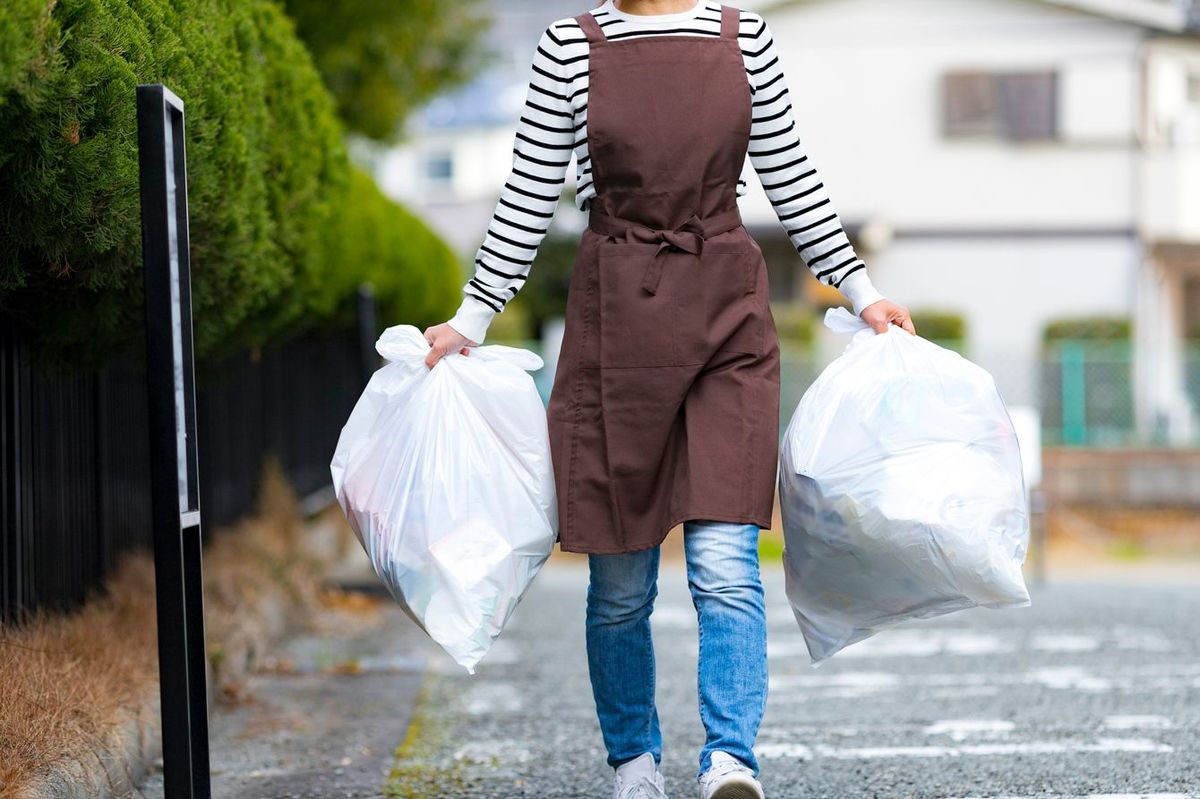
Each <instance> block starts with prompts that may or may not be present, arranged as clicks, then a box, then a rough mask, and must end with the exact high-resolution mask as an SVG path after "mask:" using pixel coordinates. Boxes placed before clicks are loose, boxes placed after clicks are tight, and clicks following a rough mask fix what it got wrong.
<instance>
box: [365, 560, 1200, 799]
mask: <svg viewBox="0 0 1200 799" xmlns="http://www.w3.org/2000/svg"><path fill="white" fill-rule="evenodd" d="M765 570H766V573H765V579H766V582H767V600H768V608H769V611H768V612H769V621H770V630H769V642H770V643H769V646H770V660H771V662H770V668H771V683H770V691H769V697H770V698H769V702H768V709H767V714H766V719H765V721H764V726H763V729H762V732H761V735H760V737H759V740H758V745H757V751H758V754H759V756H760V759H761V761H762V766H763V774H762V780H763V783H764V786H765V787H766V789H767V794H768V796H769V797H772V798H773V799H784V797H795V798H796V799H799V798H800V797H860V796H861V797H937V798H938V799H948V798H950V797H955V798H959V797H1006V798H1014V797H1094V796H1106V797H1108V796H1113V795H1115V796H1119V797H1137V796H1150V797H1156V798H1157V799H1166V798H1167V797H1188V796H1195V797H1200V581H1196V582H1191V583H1189V582H1181V581H1177V580H1176V581H1162V582H1160V581H1155V580H1145V581H1142V582H1129V581H1121V582H1108V583H1099V582H1095V583H1087V582H1079V581H1071V582H1055V583H1052V584H1050V585H1049V586H1046V587H1044V588H1037V587H1034V589H1033V592H1032V593H1033V606H1032V607H1029V608H1022V609H1015V610H1003V611H994V610H985V609H974V610H969V611H963V612H960V613H956V614H951V615H949V616H945V617H941V618H938V619H932V620H926V621H919V622H910V623H907V624H905V625H903V626H902V627H899V628H896V629H894V630H891V631H888V632H885V633H883V634H880V635H879V636H877V637H876V638H874V639H871V640H868V641H866V642H863V643H860V644H856V645H854V646H853V647H850V648H847V649H846V650H843V651H842V652H841V653H839V654H838V655H836V656H835V657H834V658H833V659H832V660H830V661H828V662H826V663H825V664H823V665H822V666H820V667H819V668H813V667H812V666H810V665H809V662H808V656H807V652H806V650H805V647H804V642H803V639H802V637H801V635H800V633H799V630H798V628H797V626H796V624H795V621H794V620H793V618H792V616H791V612H790V610H789V608H788V605H787V600H786V597H785V595H784V591H783V580H782V574H781V572H779V571H778V569H777V568H769V567H765ZM585 587H586V571H585V570H584V569H583V568H581V567H580V565H579V564H578V562H574V561H570V562H558V563H554V564H553V565H552V566H551V567H548V568H546V569H545V570H544V571H543V572H542V573H541V574H540V575H539V577H538V580H537V582H536V583H535V585H534V587H533V588H532V589H531V591H530V593H529V594H528V595H527V596H526V598H525V600H524V601H523V603H522V605H521V606H520V608H518V610H517V612H516V614H515V615H514V617H513V619H512V622H511V623H510V626H509V628H508V629H507V630H506V631H505V633H504V635H503V636H502V638H501V639H500V641H499V642H498V643H497V644H496V646H495V648H494V649H493V650H492V652H491V653H490V654H489V655H488V657H487V658H486V659H485V660H484V662H483V663H482V664H481V665H480V667H479V668H478V672H477V674H476V675H475V676H469V675H467V674H466V673H465V672H464V671H463V670H461V669H460V668H459V667H458V666H456V665H455V664H454V663H453V662H452V661H450V660H449V658H447V657H445V656H444V655H442V654H441V653H440V652H431V653H430V654H429V657H428V660H427V663H428V665H429V672H428V673H427V676H426V682H425V694H424V696H423V698H422V700H421V702H420V703H419V706H418V708H417V711H416V716H415V718H416V719H417V722H416V724H415V726H414V727H413V729H412V735H411V736H410V739H409V741H408V743H407V744H406V745H405V746H404V747H403V749H402V756H401V757H400V758H399V761H398V767H397V769H396V771H395V773H394V774H393V775H392V778H391V782H390V785H389V788H388V790H389V792H390V795H396V796H419V797H448V798H449V797H489V799H490V798H492V797H498V798H507V797H608V796H609V795H610V791H611V787H610V780H611V777H610V775H611V771H610V770H609V769H608V767H607V766H606V765H605V763H604V751H603V747H602V745H601V739H600V732H599V728H598V726H597V723H596V720H595V715H594V708H593V704H592V698H591V692H590V688H589V685H588V680H587V668H586V661H585V658H584V648H583V602H584V591H585ZM659 590H660V595H659V600H658V602H657V605H656V609H655V612H654V615H653V617H652V618H653V620H654V628H655V644H656V648H657V653H658V674H659V681H658V694H659V712H660V716H661V719H662V724H663V733H664V738H665V752H664V763H663V767H664V772H665V773H666V775H667V783H668V790H669V794H670V795H671V796H673V797H675V796H678V797H692V796H695V795H696V786H695V782H694V780H693V772H694V769H695V759H696V755H697V753H698V751H699V748H700V745H701V743H702V741H703V731H702V728H701V726H700V721H699V715H698V711H697V704H696V688H695V668H696V628H695V620H694V619H695V617H694V611H693V609H692V606H691V601H690V598H689V596H688V594H687V588H686V581H685V577H684V573H683V570H682V565H681V564H679V563H668V562H664V563H663V569H662V575H661V577H660V587H659Z"/></svg>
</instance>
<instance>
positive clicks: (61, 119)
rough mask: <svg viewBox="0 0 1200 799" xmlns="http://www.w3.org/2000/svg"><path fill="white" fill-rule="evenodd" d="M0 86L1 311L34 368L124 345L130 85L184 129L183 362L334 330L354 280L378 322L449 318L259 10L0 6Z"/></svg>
mask: <svg viewBox="0 0 1200 799" xmlns="http://www.w3.org/2000/svg"><path fill="white" fill-rule="evenodd" d="M48 8H49V9H52V10H50V11H47V9H48ZM0 81H3V82H2V83H0V307H2V308H3V310H5V311H6V312H8V313H11V314H14V315H16V316H18V318H19V319H20V320H21V321H23V322H24V323H25V325H26V326H27V327H28V328H29V329H31V330H32V331H33V334H34V335H35V336H36V339H35V340H36V343H37V344H39V345H40V346H42V347H43V348H44V349H45V350H46V352H47V353H48V354H50V355H53V356H62V357H63V358H64V359H67V360H70V361H71V362H74V363H77V364H79V363H84V362H87V363H98V362H100V361H102V360H103V359H104V358H106V357H108V356H109V355H110V354H111V353H112V352H114V351H115V350H117V349H120V348H122V347H123V346H124V345H126V344H128V343H129V342H131V341H132V340H133V339H134V337H136V336H140V335H141V302H142V301H141V228H140V216H139V204H138V185H137V147H136V144H137V139H136V113H135V104H134V97H135V89H136V86H137V84H138V83H157V82H161V83H164V84H166V85H167V86H168V87H170V88H171V90H172V91H174V92H175V93H176V94H178V95H179V96H180V97H181V98H182V99H183V101H184V103H185V106H186V109H187V123H186V124H187V148H188V195H189V196H188V199H189V205H190V211H191V256H192V268H193V316H194V320H195V342H196V350H197V356H198V357H200V358H207V357H218V356H221V355H224V354H227V353H229V352H231V351H233V350H236V349H239V348H242V347H244V346H247V345H249V344H262V343H267V342H269V341H270V340H271V339H272V338H273V337H276V336H280V335H283V334H285V333H287V332H289V331H291V330H294V329H296V327H298V326H306V325H312V324H315V323H319V322H321V321H322V320H326V319H330V318H333V317H335V316H337V314H338V313H339V309H340V307H341V306H342V305H345V304H346V302H348V296H349V294H350V293H351V292H352V290H353V286H354V285H355V284H356V283H358V282H360V281H361V280H364V279H371V280H373V281H374V282H375V283H376V292H377V295H378V296H380V299H381V301H382V302H383V304H384V306H385V309H386V312H387V314H388V316H385V320H387V321H388V322H396V321H403V322H412V323H429V322H432V321H435V320H438V317H442V318H443V319H444V317H445V316H447V315H448V314H449V313H450V312H451V311H452V310H453V307H454V305H455V304H456V303H457V297H458V289H459V288H460V286H459V284H460V282H461V278H460V269H459V266H458V263H457V259H455V257H454V255H453V253H451V252H450V251H449V250H448V249H447V248H446V247H445V246H444V245H442V244H440V242H438V240H437V239H436V237H435V236H434V235H433V234H432V233H431V232H430V231H429V230H428V229H427V228H426V227H425V226H424V225H423V224H422V223H421V222H420V221H419V220H417V219H415V218H413V217H412V216H411V215H409V214H407V213H406V212H404V211H403V210H402V209H400V208H399V207H398V206H396V205H395V204H394V203H391V202H390V201H388V200H386V199H385V198H383V197H382V195H380V194H379V192H378V190H377V189H376V188H375V186H374V184H373V183H372V182H371V181H370V179H369V178H367V177H366V176H364V175H362V174H361V173H359V172H357V171H355V170H354V169H353V168H352V167H351V164H350V161H349V159H348V156H347V153H346V150H345V147H344V145H343V128H342V125H341V123H340V122H339V121H338V119H337V117H336V114H335V110H334V104H333V100H332V98H331V97H330V95H329V93H328V91H327V90H326V89H325V87H324V86H323V84H322V82H321V79H320V77H319V75H318V74H317V71H316V69H315V67H314V66H313V63H312V59H311V58H310V56H309V54H308V51H307V50H306V49H305V48H304V46H303V45H302V44H301V43H300V41H299V39H298V38H297V37H296V35H295V30H294V26H293V23H292V22H291V20H290V19H289V18H288V17H287V16H286V15H285V14H284V13H283V11H282V10H281V8H280V7H279V6H278V5H277V4H276V3H275V2H272V1H271V0H59V2H57V3H46V2H45V1H44V0H7V2H6V3H5V4H4V5H3V7H2V8H0Z"/></svg>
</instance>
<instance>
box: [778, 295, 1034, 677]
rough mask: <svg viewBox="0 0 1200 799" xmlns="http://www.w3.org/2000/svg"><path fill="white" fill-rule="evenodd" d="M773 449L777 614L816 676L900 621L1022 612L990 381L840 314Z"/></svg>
mask: <svg viewBox="0 0 1200 799" xmlns="http://www.w3.org/2000/svg"><path fill="white" fill-rule="evenodd" d="M825 324H826V326H827V327H829V328H831V329H833V330H836V331H839V332H846V333H853V334H854V336H853V338H852V339H851V341H850V343H849V344H848V345H847V346H846V348H845V350H844V351H843V352H842V354H841V355H840V356H838V358H836V359H835V360H834V361H833V362H832V363H831V364H829V366H827V367H826V368H825V370H824V371H822V372H821V374H820V375H819V376H818V377H817V379H816V381H814V382H813V384H812V385H811V386H810V387H809V388H808V390H807V391H806V392H805V394H804V396H803V398H801V400H800V404H799V405H798V406H797V408H796V412H795V414H794V415H793V416H792V419H791V421H790V422H789V424H788V426H787V430H786V431H785V433H784V437H783V442H782V444H781V447H780V464H779V494H780V503H781V512H782V516H783V528H784V554H783V562H784V573H785V582H786V590H787V595H788V601H789V603H790V604H791V606H792V611H793V613H794V614H795V616H796V621H797V622H798V623H799V624H800V629H801V631H802V632H803V634H804V639H805V643H806V644H807V645H808V652H809V655H810V657H811V659H812V663H813V665H817V664H819V663H820V662H822V661H824V660H825V659H827V658H829V657H830V656H832V655H833V654H834V653H836V652H838V651H839V650H841V649H843V648H845V647H846V646H849V645H850V644H853V643H856V642H858V641H861V640H863V639H865V638H867V637H869V636H871V635H874V634H875V633H876V632H878V631H879V630H881V629H883V628H885V627H889V626H892V625H894V624H897V623H898V622H901V621H903V620H906V619H914V618H927V617H930V616H937V615H941V614H944V613H950V612H952V611H955V610H961V609H964V608H969V607H975V606H983V607H989V608H1007V607H1022V606H1026V605H1029V604H1030V599H1029V593H1028V591H1027V590H1026V587H1025V581H1024V578H1023V576H1022V573H1021V565H1022V563H1023V562H1024V560H1025V550H1026V547H1027V545H1028V540H1029V516H1028V511H1027V498H1026V494H1025V485H1024V478H1023V476H1022V471H1021V456H1020V451H1019V449H1018V446H1017V436H1016V432H1015V431H1014V429H1013V425H1012V421H1011V420H1010V418H1009V415H1008V411H1007V409H1006V407H1005V405H1004V402H1003V400H1002V398H1001V396H1000V393H999V391H997V389H996V385H995V381H994V380H993V379H992V376H991V375H990V374H988V373H987V371H985V370H984V369H982V368H980V367H979V366H977V365H976V364H974V363H972V362H970V361H968V360H967V359H965V358H963V357H962V356H961V355H959V354H958V353H956V352H954V351H952V350H948V349H945V348H943V347H939V346H938V345H936V344H934V343H932V342H930V341H927V340H926V339H924V338H921V337H920V336H914V335H912V334H910V333H908V332H907V331H905V330H903V329H901V328H899V327H897V326H895V325H889V327H888V331H887V332H886V333H878V334H877V333H875V331H874V330H872V329H871V327H870V326H869V325H868V324H867V323H866V322H865V321H863V320H862V319H861V318H859V317H858V316H855V315H854V314H852V313H850V312H849V311H847V310H845V309H844V308H836V309H830V310H829V311H827V312H826V314H825Z"/></svg>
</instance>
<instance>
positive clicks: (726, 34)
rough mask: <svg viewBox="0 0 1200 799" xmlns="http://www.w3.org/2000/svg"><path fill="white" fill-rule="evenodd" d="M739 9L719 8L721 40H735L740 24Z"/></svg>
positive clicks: (740, 14)
mask: <svg viewBox="0 0 1200 799" xmlns="http://www.w3.org/2000/svg"><path fill="white" fill-rule="evenodd" d="M741 17H742V12H741V9H738V8H735V7H734V6H727V5H722V6H721V38H722V39H737V37H738V26H739V24H740V23H741Z"/></svg>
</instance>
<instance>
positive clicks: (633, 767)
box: [613, 752, 667, 799]
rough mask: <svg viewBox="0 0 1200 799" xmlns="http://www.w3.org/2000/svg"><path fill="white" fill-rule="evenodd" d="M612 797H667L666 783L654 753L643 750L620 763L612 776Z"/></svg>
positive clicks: (640, 798)
mask: <svg viewBox="0 0 1200 799" xmlns="http://www.w3.org/2000/svg"><path fill="white" fill-rule="evenodd" d="M613 799H667V784H666V780H664V779H663V775H662V774H661V773H659V770H658V764H657V763H655V762H654V755H652V754H650V753H649V752H644V753H642V754H641V755H638V756H637V757H636V758H634V759H633V760H631V761H629V762H628V763H622V764H621V766H620V767H619V768H618V769H617V771H616V774H615V775H614V776H613Z"/></svg>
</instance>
